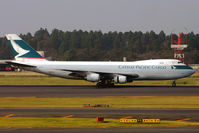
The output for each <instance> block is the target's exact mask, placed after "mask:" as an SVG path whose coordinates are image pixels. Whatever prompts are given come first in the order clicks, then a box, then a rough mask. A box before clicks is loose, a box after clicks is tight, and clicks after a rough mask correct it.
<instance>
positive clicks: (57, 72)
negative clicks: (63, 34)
mask: <svg viewBox="0 0 199 133" xmlns="http://www.w3.org/2000/svg"><path fill="white" fill-rule="evenodd" d="M26 64H29V65H33V66H36V67H32V68H25V69H26V70H30V71H35V72H39V73H44V74H48V75H53V76H58V77H63V78H71V79H80V78H79V77H76V76H71V75H70V74H71V73H72V71H73V72H74V71H75V72H76V71H77V72H85V73H91V72H92V73H110V74H113V75H129V76H130V75H138V77H137V78H135V79H134V80H173V79H174V80H175V79H178V78H183V77H187V76H190V75H192V74H193V73H194V72H195V70H193V69H192V68H191V67H189V66H188V65H185V64H184V63H182V62H180V61H179V60H175V59H155V60H143V61H134V62H78V61H30V62H26Z"/></svg>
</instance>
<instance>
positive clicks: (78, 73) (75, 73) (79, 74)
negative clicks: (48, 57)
mask: <svg viewBox="0 0 199 133" xmlns="http://www.w3.org/2000/svg"><path fill="white" fill-rule="evenodd" d="M59 70H61V71H70V72H72V73H71V74H70V75H71V76H77V77H85V76H86V75H87V74H88V73H97V74H100V75H101V76H103V77H105V78H110V77H114V76H115V75H123V76H128V77H131V78H138V77H139V75H138V74H120V73H109V72H99V71H98V72H96V71H84V70H71V69H59Z"/></svg>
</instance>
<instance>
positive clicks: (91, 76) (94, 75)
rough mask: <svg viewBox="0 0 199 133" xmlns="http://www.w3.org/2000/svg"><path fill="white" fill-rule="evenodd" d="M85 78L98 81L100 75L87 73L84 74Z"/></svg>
mask: <svg viewBox="0 0 199 133" xmlns="http://www.w3.org/2000/svg"><path fill="white" fill-rule="evenodd" d="M85 78H86V80H88V81H91V82H98V81H99V80H100V75H99V74H97V73H89V74H87V75H86V77H85Z"/></svg>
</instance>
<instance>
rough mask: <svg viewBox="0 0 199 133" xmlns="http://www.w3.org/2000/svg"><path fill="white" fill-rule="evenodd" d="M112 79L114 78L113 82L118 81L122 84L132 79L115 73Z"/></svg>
mask: <svg viewBox="0 0 199 133" xmlns="http://www.w3.org/2000/svg"><path fill="white" fill-rule="evenodd" d="M113 80H114V82H115V83H120V84H124V83H127V82H132V81H133V79H132V78H130V77H127V76H123V75H117V76H115V77H114V79H113Z"/></svg>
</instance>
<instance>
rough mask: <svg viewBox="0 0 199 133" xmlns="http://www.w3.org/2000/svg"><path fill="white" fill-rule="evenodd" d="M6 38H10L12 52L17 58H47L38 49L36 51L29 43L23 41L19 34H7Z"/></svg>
mask: <svg viewBox="0 0 199 133" xmlns="http://www.w3.org/2000/svg"><path fill="white" fill-rule="evenodd" d="M6 38H7V39H8V41H9V43H10V46H11V49H12V52H13V54H14V56H15V59H16V60H22V61H26V60H32V59H37V60H38V61H39V60H45V58H43V57H42V56H41V55H40V54H39V53H38V52H37V51H35V50H34V49H33V48H32V47H31V46H30V45H29V44H27V43H26V42H25V41H23V40H22V39H21V38H20V37H19V36H18V35H16V34H7V35H6Z"/></svg>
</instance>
